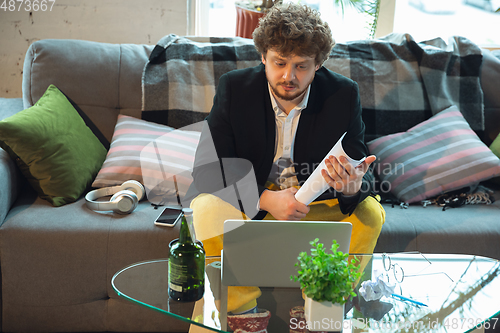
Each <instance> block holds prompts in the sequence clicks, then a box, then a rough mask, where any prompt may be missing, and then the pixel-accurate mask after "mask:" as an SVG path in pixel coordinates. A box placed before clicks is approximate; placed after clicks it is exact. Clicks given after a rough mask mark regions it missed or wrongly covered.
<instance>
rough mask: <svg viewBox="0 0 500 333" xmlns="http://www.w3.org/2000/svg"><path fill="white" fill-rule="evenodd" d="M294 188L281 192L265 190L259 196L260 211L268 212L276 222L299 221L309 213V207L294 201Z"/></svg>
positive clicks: (295, 191) (295, 190)
mask: <svg viewBox="0 0 500 333" xmlns="http://www.w3.org/2000/svg"><path fill="white" fill-rule="evenodd" d="M297 191H298V190H297V189H296V188H294V187H291V188H287V189H286V190H281V191H270V190H265V191H264V192H262V195H261V196H260V209H261V210H265V211H268V212H269V213H270V214H271V215H272V216H273V217H274V218H275V219H276V220H288V221H299V220H301V219H303V218H304V217H306V214H307V213H309V209H310V208H309V206H307V205H304V204H303V203H301V202H298V201H297V200H296V199H295V193H297Z"/></svg>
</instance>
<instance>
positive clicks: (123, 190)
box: [85, 180, 145, 214]
mask: <svg viewBox="0 0 500 333" xmlns="http://www.w3.org/2000/svg"><path fill="white" fill-rule="evenodd" d="M144 192H145V190H144V186H142V184H141V183H139V182H138V181H136V180H127V181H126V182H125V183H123V184H121V185H120V186H112V187H105V188H100V189H97V190H93V191H90V192H89V193H87V195H86V196H85V201H86V203H87V207H88V208H90V209H92V210H97V211H105V210H112V211H113V212H115V213H118V214H130V213H132V211H133V210H134V209H135V208H136V207H137V205H138V204H139V201H141V200H142V198H144ZM109 195H112V197H111V199H109V201H95V200H96V199H98V198H101V197H105V196H109Z"/></svg>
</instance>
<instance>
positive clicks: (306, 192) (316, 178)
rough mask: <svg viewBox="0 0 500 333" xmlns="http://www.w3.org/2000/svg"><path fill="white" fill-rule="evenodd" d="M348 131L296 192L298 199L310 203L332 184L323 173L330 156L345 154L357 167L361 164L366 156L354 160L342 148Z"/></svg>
mask: <svg viewBox="0 0 500 333" xmlns="http://www.w3.org/2000/svg"><path fill="white" fill-rule="evenodd" d="M345 135H346V133H344V134H343V135H342V136H341V137H340V139H339V140H338V141H337V143H336V144H335V145H334V146H333V148H332V149H331V150H330V152H329V153H328V154H326V156H325V158H323V160H322V161H321V163H320V164H319V165H318V167H317V168H316V169H314V171H313V173H312V174H311V175H310V176H309V178H307V180H306V182H305V183H304V185H302V187H301V188H300V189H299V190H298V191H297V193H295V199H297V201H299V202H302V203H303V204H306V205H309V204H310V203H311V202H313V201H314V200H315V199H316V198H317V197H319V196H320V195H321V194H323V192H325V191H326V190H327V189H328V187H330V185H328V183H327V182H326V181H325V179H324V178H323V176H322V175H321V170H323V169H326V165H325V160H326V158H327V157H328V156H330V155H333V156H335V157H337V158H339V157H341V156H345V157H346V158H347V160H348V161H349V162H350V163H351V165H352V166H354V167H356V166H358V165H359V164H361V163H362V162H363V161H364V160H365V158H364V157H363V158H362V159H361V160H354V159H352V158H350V157H349V156H347V154H346V153H345V151H344V148H342V139H343V138H344V136H345Z"/></svg>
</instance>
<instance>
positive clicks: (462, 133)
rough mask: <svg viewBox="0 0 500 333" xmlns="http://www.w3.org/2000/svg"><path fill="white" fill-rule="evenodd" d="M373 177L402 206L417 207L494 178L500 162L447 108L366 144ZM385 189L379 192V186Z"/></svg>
mask: <svg viewBox="0 0 500 333" xmlns="http://www.w3.org/2000/svg"><path fill="white" fill-rule="evenodd" d="M368 149H369V150H370V153H371V154H374V155H376V156H377V161H376V164H375V171H376V172H377V173H378V175H379V177H380V179H381V182H382V184H383V185H386V186H388V187H389V188H390V191H391V192H392V193H393V194H394V195H395V196H396V197H397V198H398V199H399V200H401V201H403V202H408V203H412V202H417V201H420V200H424V199H426V198H430V197H433V196H436V195H438V194H440V193H442V192H446V191H452V190H455V189H460V188H463V187H466V186H469V185H472V184H476V183H479V182H480V181H483V180H486V179H489V178H492V177H494V176H497V175H500V159H499V158H498V157H497V156H495V155H494V154H493V153H492V152H491V150H490V149H488V147H487V146H486V145H485V144H484V143H483V142H481V140H480V139H479V137H478V136H477V135H476V134H475V133H474V132H473V131H472V130H471V128H470V126H469V124H468V123H467V121H466V120H465V119H464V117H463V115H462V114H461V113H460V111H459V110H458V108H457V107H456V106H452V107H450V108H448V109H446V110H444V111H442V112H440V113H438V114H437V115H435V116H433V117H431V118H430V119H428V120H426V121H424V122H422V123H421V124H419V125H417V126H415V127H413V128H411V129H409V130H408V131H407V132H403V133H397V134H392V135H388V136H385V137H381V138H378V139H375V140H373V141H371V142H369V143H368ZM383 187H385V186H383Z"/></svg>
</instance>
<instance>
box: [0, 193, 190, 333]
mask: <svg viewBox="0 0 500 333" xmlns="http://www.w3.org/2000/svg"><path fill="white" fill-rule="evenodd" d="M158 213H159V211H158V210H155V209H153V207H152V206H151V205H150V204H149V203H148V202H147V201H145V202H141V203H140V205H139V207H138V208H137V209H136V210H135V211H134V212H133V213H132V214H130V215H118V214H114V213H112V212H109V213H97V212H94V211H91V210H89V209H88V208H87V207H86V205H85V200H84V199H81V200H79V201H77V202H76V203H73V204H68V205H65V206H62V207H58V208H54V207H52V206H51V205H50V204H49V203H47V202H46V201H44V200H42V199H40V198H36V195H35V194H34V192H30V193H25V195H23V196H22V198H20V200H18V202H16V204H15V205H14V207H13V208H12V209H11V211H10V212H9V215H8V216H7V219H6V221H5V223H4V224H3V226H2V232H1V233H0V253H1V263H2V285H3V287H2V294H3V295H2V298H3V299H2V302H3V330H4V331H32V332H33V331H45V330H49V331H55V330H57V331H122V332H125V331H151V332H153V331H166V332H168V331H171V332H179V331H186V325H185V324H183V323H182V322H180V321H179V320H175V319H172V318H170V317H168V316H166V315H161V314H159V313H156V312H154V311H151V310H148V309H141V308H140V307H139V306H137V305H133V304H131V303H129V302H128V301H126V300H124V299H121V298H120V297H118V296H117V295H116V293H115V292H114V291H113V290H112V288H111V284H110V281H111V278H112V276H113V275H114V274H115V273H116V272H117V271H118V270H119V269H121V268H123V267H124V266H126V265H129V264H132V263H134V262H138V261H143V260H147V259H155V258H165V257H168V244H169V242H170V241H171V240H172V239H173V238H174V237H176V234H177V233H178V230H177V229H178V226H177V227H176V228H174V231H172V229H171V228H164V227H158V226H155V225H154V224H153V221H154V218H155V217H156V216H157V214H158Z"/></svg>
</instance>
